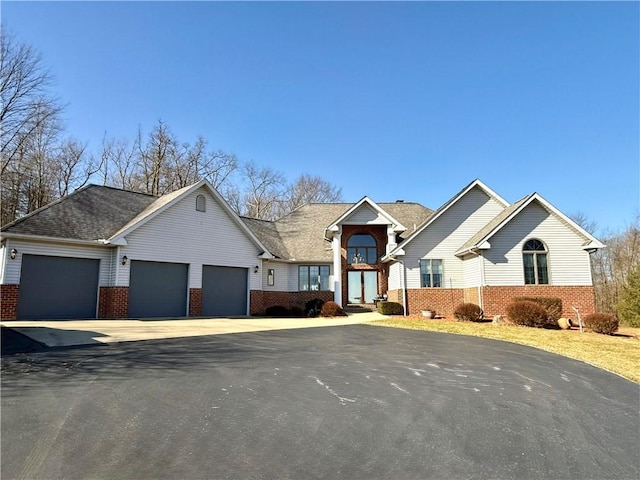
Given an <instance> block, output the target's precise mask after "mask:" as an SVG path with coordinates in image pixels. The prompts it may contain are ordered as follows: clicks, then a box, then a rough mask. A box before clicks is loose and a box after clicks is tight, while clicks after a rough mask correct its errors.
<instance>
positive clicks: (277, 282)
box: [262, 261, 292, 292]
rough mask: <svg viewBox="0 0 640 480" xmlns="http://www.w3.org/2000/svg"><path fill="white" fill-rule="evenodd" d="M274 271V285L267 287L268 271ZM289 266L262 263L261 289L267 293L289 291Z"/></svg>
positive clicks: (278, 263)
mask: <svg viewBox="0 0 640 480" xmlns="http://www.w3.org/2000/svg"><path fill="white" fill-rule="evenodd" d="M270 268H272V269H273V270H275V278H274V284H273V285H271V286H270V285H269V284H268V282H267V274H268V271H269V269H270ZM291 270H292V269H291V265H289V264H287V263H280V262H272V261H270V262H262V289H263V290H265V291H269V292H284V291H288V290H290V288H289V279H290V277H291Z"/></svg>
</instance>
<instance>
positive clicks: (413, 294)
mask: <svg viewBox="0 0 640 480" xmlns="http://www.w3.org/2000/svg"><path fill="white" fill-rule="evenodd" d="M481 291H482V308H483V310H484V315H485V317H488V318H491V317H493V316H494V315H505V314H506V310H507V306H508V305H509V304H510V303H511V302H512V300H513V298H515V297H558V298H560V299H562V308H563V312H562V315H563V316H564V317H568V318H575V312H574V311H573V309H572V308H571V307H574V306H575V307H577V308H578V309H579V310H580V315H581V316H583V317H584V316H585V315H588V314H590V313H593V312H595V311H596V301H595V290H594V288H593V287H590V286H569V287H564V286H553V285H522V286H513V287H506V286H501V287H482V289H481ZM389 301H391V302H398V303H404V302H403V299H402V290H392V291H390V292H389ZM462 302H470V303H475V304H477V305H479V304H480V301H479V299H478V288H477V287H471V288H464V289H463V288H420V289H409V290H407V303H408V313H409V314H410V315H419V314H420V311H421V310H427V309H432V310H435V311H436V312H437V313H438V315H443V316H447V317H450V316H453V311H454V310H455V308H456V307H457V306H458V305H459V304H460V303H462Z"/></svg>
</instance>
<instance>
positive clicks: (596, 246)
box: [582, 240, 607, 251]
mask: <svg viewBox="0 0 640 480" xmlns="http://www.w3.org/2000/svg"><path fill="white" fill-rule="evenodd" d="M600 248H607V246H606V245H605V244H604V243H602V242H599V241H597V240H596V241H595V242H594V241H590V242H589V243H587V244H586V245H583V246H582V249H583V250H587V251H589V250H598V249H600Z"/></svg>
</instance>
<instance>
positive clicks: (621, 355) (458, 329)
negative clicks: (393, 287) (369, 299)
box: [369, 316, 640, 383]
mask: <svg viewBox="0 0 640 480" xmlns="http://www.w3.org/2000/svg"><path fill="white" fill-rule="evenodd" d="M369 325H378V326H384V327H396V328H410V329H414V330H428V331H433V332H445V333H454V334H459V335H472V336H476V337H485V338H494V339H496V340H503V341H506V342H514V343H520V344H522V345H528V346H530V347H536V348H540V349H542V350H546V351H548V352H553V353H557V354H559V355H564V356H565V357H569V358H575V359H577V360H582V361H584V362H587V363H590V364H591V365H595V366H597V367H600V368H603V369H605V370H609V371H611V372H614V373H617V374H619V375H621V376H623V377H625V378H628V379H629V380H632V381H634V382H636V383H640V328H628V327H627V328H625V327H622V328H621V329H620V331H619V332H618V333H616V334H615V335H602V334H598V333H592V332H584V333H580V332H579V331H578V330H577V329H576V328H574V329H572V330H545V329H541V328H530V327H519V326H514V325H500V326H496V325H493V324H492V323H491V322H482V323H472V322H456V321H451V320H426V319H424V318H422V317H400V316H393V317H389V318H388V319H386V320H379V321H376V322H371V323H370V324H369Z"/></svg>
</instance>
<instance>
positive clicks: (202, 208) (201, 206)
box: [196, 195, 207, 212]
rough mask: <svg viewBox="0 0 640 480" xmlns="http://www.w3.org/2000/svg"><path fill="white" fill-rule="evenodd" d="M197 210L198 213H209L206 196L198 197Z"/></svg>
mask: <svg viewBox="0 0 640 480" xmlns="http://www.w3.org/2000/svg"><path fill="white" fill-rule="evenodd" d="M196 210H197V211H198V212H206V211H207V199H206V198H204V195H198V196H197V197H196Z"/></svg>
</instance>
